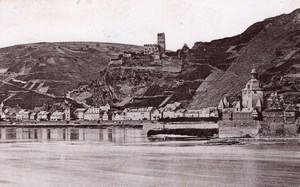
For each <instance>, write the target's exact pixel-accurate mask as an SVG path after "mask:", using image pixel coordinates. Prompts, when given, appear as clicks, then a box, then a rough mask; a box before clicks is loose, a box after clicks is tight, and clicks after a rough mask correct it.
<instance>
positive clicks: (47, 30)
mask: <svg viewBox="0 0 300 187" xmlns="http://www.w3.org/2000/svg"><path fill="white" fill-rule="evenodd" d="M297 8H300V1H299V0H0V36H1V37H0V47H6V46H11V45H16V44H25V43H35V42H61V41H93V42H114V43H125V44H135V45H143V44H151V43H156V36H157V33H159V32H164V33H165V34H166V43H167V49H169V50H176V49H178V48H181V47H182V46H183V44H184V43H186V44H188V45H189V46H190V47H192V46H193V44H194V43H195V42H197V41H211V40H214V39H219V38H224V37H229V36H234V35H237V34H240V33H241V32H243V31H244V30H245V29H247V28H248V27H249V26H250V25H251V24H253V23H255V22H258V21H262V20H264V19H266V18H268V17H273V16H277V15H280V14H283V13H290V12H292V11H293V10H295V9H297Z"/></svg>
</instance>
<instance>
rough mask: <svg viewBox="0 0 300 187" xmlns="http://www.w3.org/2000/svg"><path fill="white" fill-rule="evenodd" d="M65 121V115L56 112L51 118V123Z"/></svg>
mask: <svg viewBox="0 0 300 187" xmlns="http://www.w3.org/2000/svg"><path fill="white" fill-rule="evenodd" d="M62 120H64V113H63V112H59V111H55V112H53V113H52V114H51V116H50V121H62Z"/></svg>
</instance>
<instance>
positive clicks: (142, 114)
mask: <svg viewBox="0 0 300 187" xmlns="http://www.w3.org/2000/svg"><path fill="white" fill-rule="evenodd" d="M154 110H155V109H154V107H146V108H130V109H127V111H126V119H128V120H151V114H152V113H153V111H154Z"/></svg>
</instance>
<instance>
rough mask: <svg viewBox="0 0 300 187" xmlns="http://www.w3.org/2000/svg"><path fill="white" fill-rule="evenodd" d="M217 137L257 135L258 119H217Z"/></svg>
mask: <svg viewBox="0 0 300 187" xmlns="http://www.w3.org/2000/svg"><path fill="white" fill-rule="evenodd" d="M218 124H219V137H220V138H227V137H257V135H258V127H259V121H255V120H223V121H219V122H218Z"/></svg>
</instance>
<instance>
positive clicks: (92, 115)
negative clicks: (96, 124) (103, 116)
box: [83, 107, 100, 121]
mask: <svg viewBox="0 0 300 187" xmlns="http://www.w3.org/2000/svg"><path fill="white" fill-rule="evenodd" d="M83 118H84V120H87V121H94V120H100V108H95V107H90V108H88V109H87V110H86V111H85V113H84V116H83Z"/></svg>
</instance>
